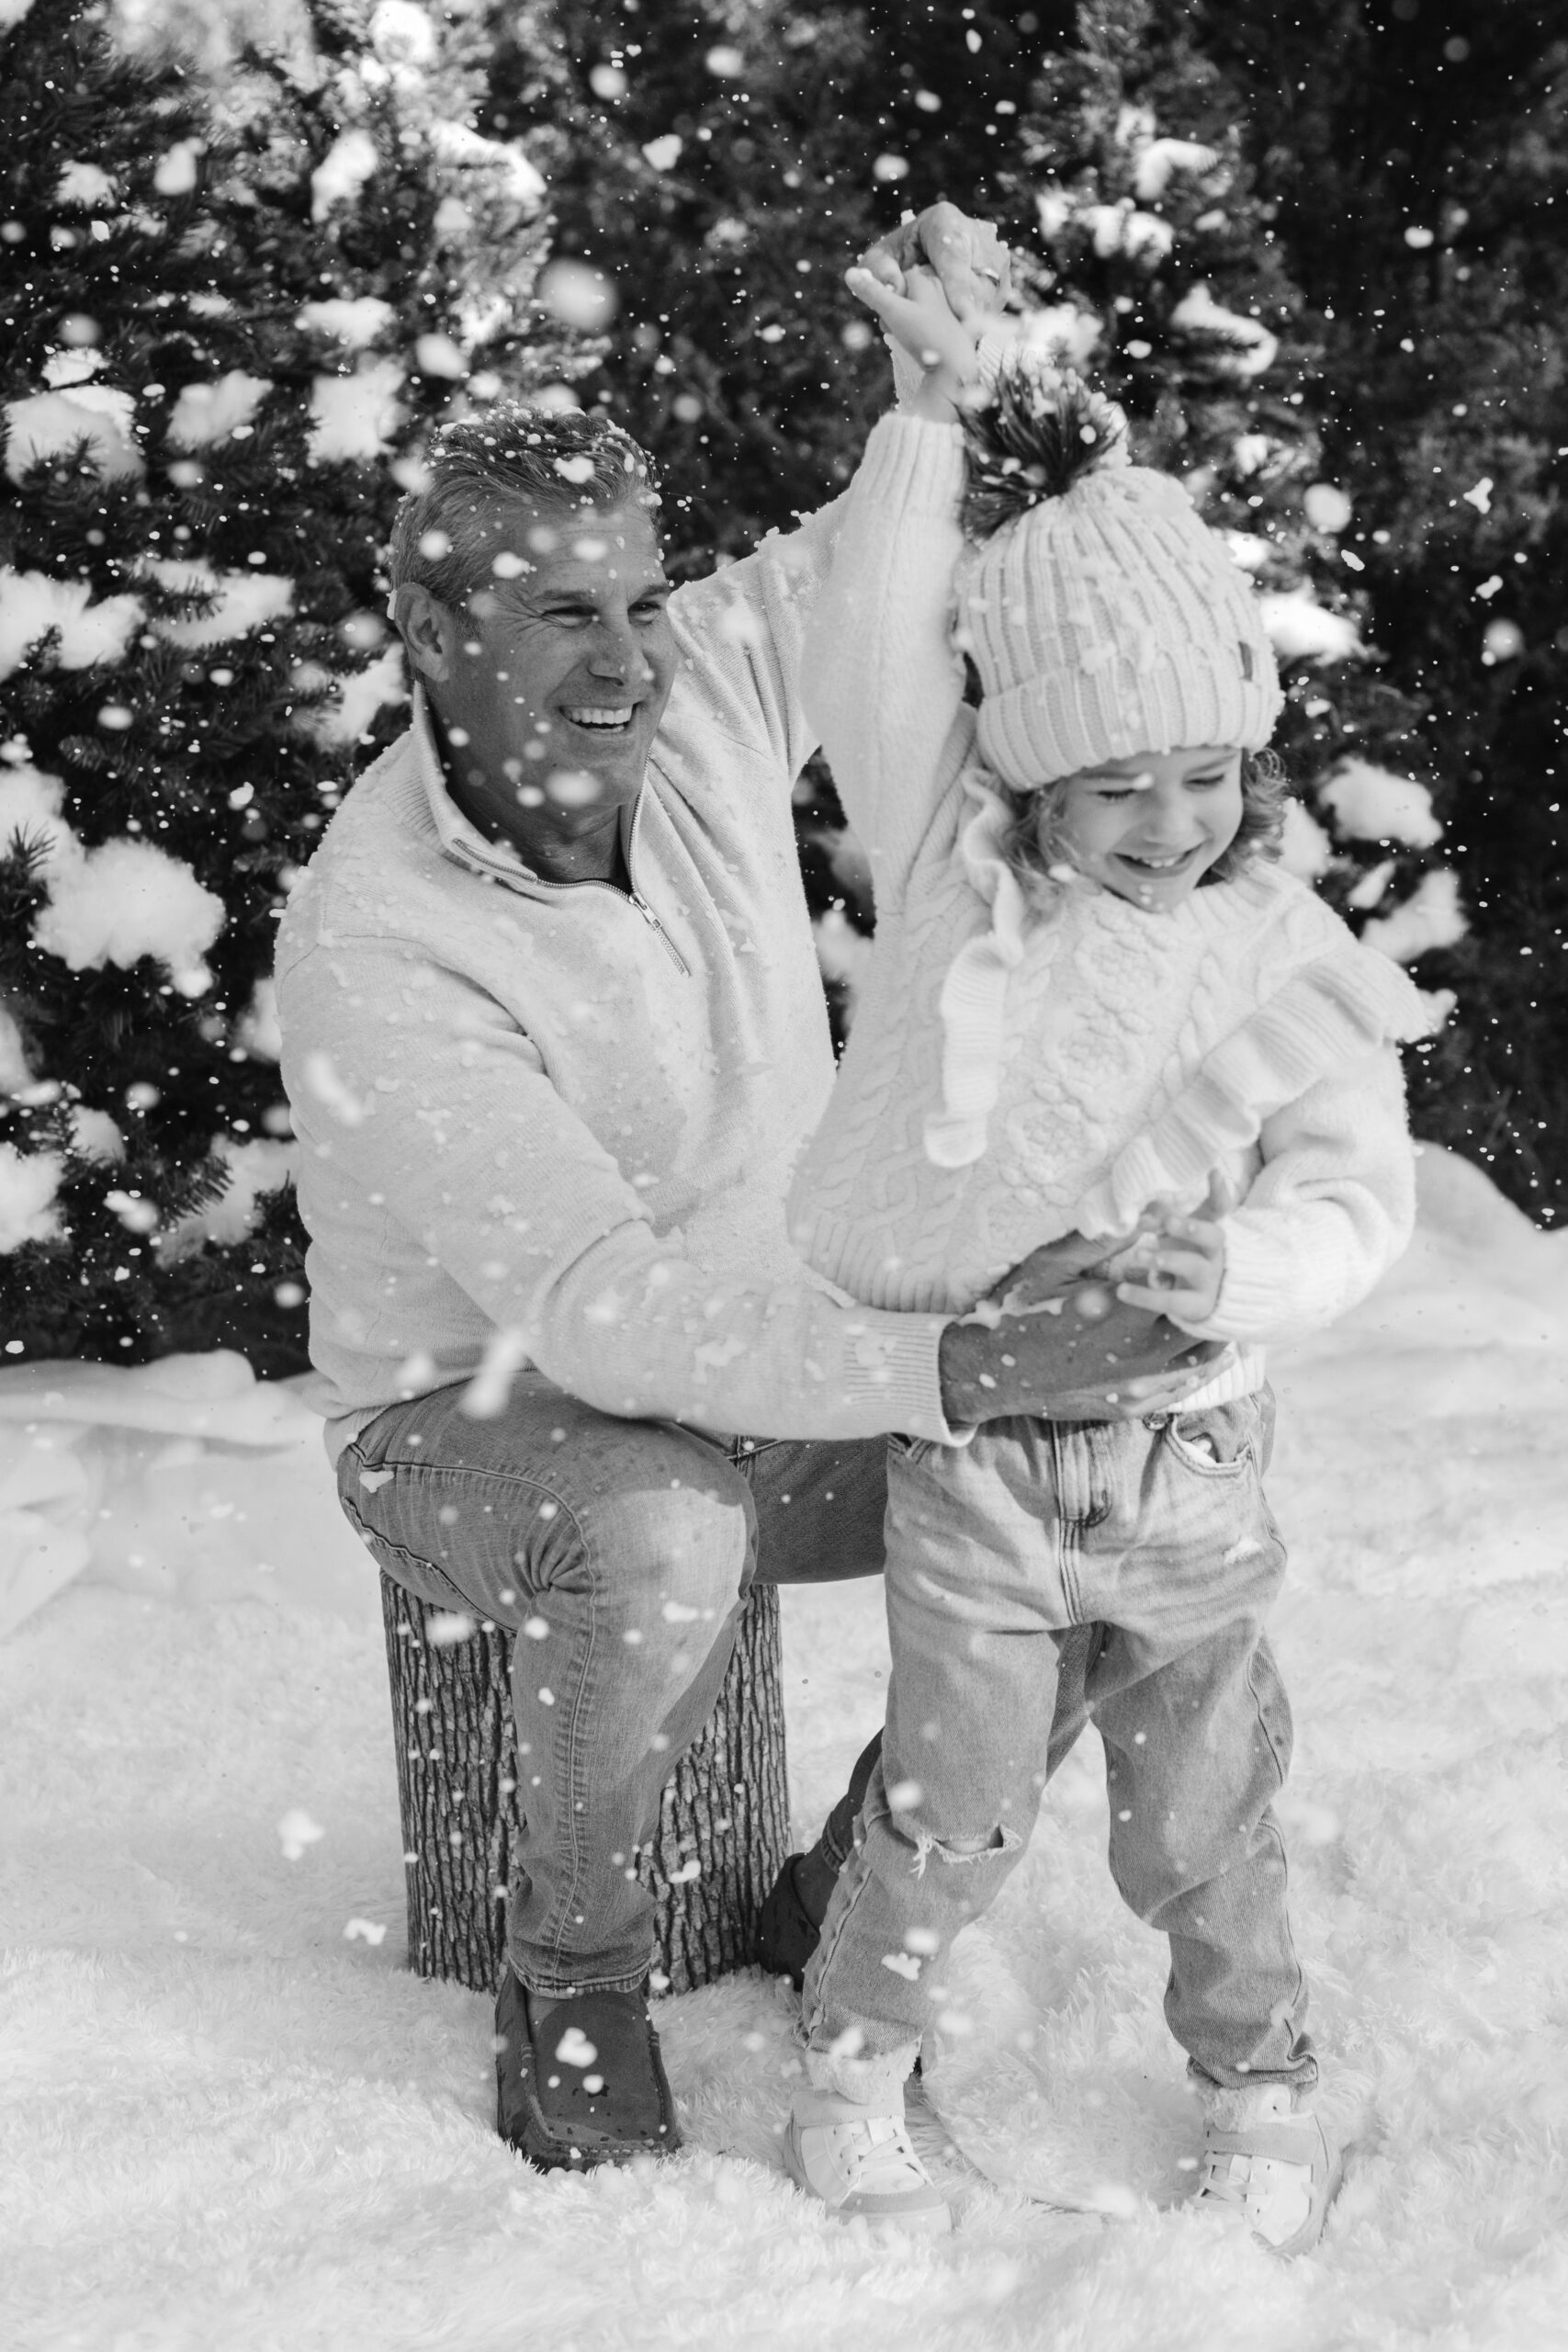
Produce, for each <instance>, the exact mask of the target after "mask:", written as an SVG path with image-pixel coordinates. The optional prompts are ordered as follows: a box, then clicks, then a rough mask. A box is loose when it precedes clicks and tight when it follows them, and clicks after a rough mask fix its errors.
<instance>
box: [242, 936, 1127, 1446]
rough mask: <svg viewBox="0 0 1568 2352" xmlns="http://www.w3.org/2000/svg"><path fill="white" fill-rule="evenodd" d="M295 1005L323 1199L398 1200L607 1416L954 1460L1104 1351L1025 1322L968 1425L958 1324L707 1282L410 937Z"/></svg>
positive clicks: (525, 1354) (481, 997) (290, 1056)
mask: <svg viewBox="0 0 1568 2352" xmlns="http://www.w3.org/2000/svg"><path fill="white" fill-rule="evenodd" d="M421 966H423V969H422V970H421V971H420V974H419V977H420V978H421V981H422V983H423V985H421V986H419V987H418V988H417V989H413V988H412V987H411V979H412V975H413V973H414V970H415V968H416V967H421ZM279 994H280V1006H281V1012H282V1019H283V1031H284V1061H283V1073H284V1080H285V1083H286V1085H287V1086H288V1093H289V1099H290V1101H291V1103H292V1104H293V1105H294V1112H295V1124H296V1127H297V1130H298V1132H299V1140H300V1147H301V1150H302V1152H303V1153H304V1154H305V1155H306V1156H307V1159H308V1162H309V1165H308V1168H307V1169H306V1170H303V1171H302V1176H301V1190H302V1197H304V1198H305V1199H306V1201H307V1204H308V1203H309V1198H310V1194H311V1193H312V1192H315V1193H318V1194H319V1193H321V1191H322V1189H323V1188H325V1187H327V1186H329V1185H336V1186H337V1187H339V1188H340V1197H341V1198H342V1200H343V1201H344V1203H345V1204H350V1206H351V1205H352V1203H353V1201H354V1200H355V1198H356V1197H357V1198H360V1199H364V1200H367V1201H368V1199H369V1198H370V1197H371V1196H372V1195H375V1196H377V1204H378V1210H379V1212H380V1214H381V1215H382V1216H388V1217H390V1218H391V1219H392V1220H393V1221H394V1223H395V1224H397V1225H398V1226H400V1227H401V1228H402V1230H403V1232H404V1233H405V1234H406V1235H407V1236H408V1238H409V1242H410V1254H411V1256H412V1255H415V1254H417V1256H419V1257H423V1258H425V1259H427V1260H428V1261H434V1263H435V1264H436V1265H438V1266H439V1267H440V1268H441V1269H442V1270H443V1272H445V1273H446V1275H447V1276H448V1277H449V1278H450V1280H451V1281H453V1282H454V1283H457V1285H458V1286H459V1287H460V1288H461V1289H462V1290H463V1291H464V1292H465V1293H466V1294H467V1295H468V1298H469V1299H471V1300H472V1302H473V1303H474V1305H475V1306H477V1307H478V1309H479V1312H480V1314H481V1315H482V1316H483V1317H485V1318H486V1320H487V1321H488V1322H489V1323H490V1324H491V1326H492V1328H493V1331H494V1334H495V1342H496V1348H497V1352H498V1360H499V1361H505V1360H506V1359H507V1358H508V1357H510V1360H511V1361H512V1362H513V1363H515V1362H518V1361H520V1360H523V1359H526V1360H527V1361H530V1362H532V1363H536V1365H537V1366H538V1367H539V1369H540V1370H541V1371H542V1372H544V1373H545V1374H547V1377H548V1378H550V1379H551V1380H553V1381H554V1382H555V1383H556V1384H557V1385H558V1386H559V1387H561V1388H564V1389H566V1390H567V1391H568V1392H569V1393H570V1394H571V1395H573V1396H576V1397H581V1398H582V1399H583V1401H584V1402H585V1403H587V1404H590V1405H593V1406H596V1407H598V1408H599V1409H600V1410H602V1411H604V1412H608V1413H615V1414H619V1415H624V1416H626V1417H629V1418H635V1419H671V1420H680V1421H687V1422H691V1423H693V1424H694V1425H695V1426H697V1427H699V1428H707V1429H716V1430H751V1431H755V1432H757V1433H758V1434H761V1435H767V1436H773V1437H844V1438H848V1437H863V1436H874V1435H876V1434H878V1433H880V1432H881V1431H883V1430H890V1429H898V1430H908V1431H910V1432H911V1433H912V1434H914V1435H917V1436H924V1437H930V1438H934V1439H937V1440H938V1441H946V1440H949V1439H951V1437H952V1435H953V1429H954V1426H955V1424H956V1422H957V1421H958V1420H960V1419H967V1418H971V1417H975V1418H981V1419H990V1418H991V1417H992V1416H993V1415H995V1414H997V1413H1000V1412H1009V1411H1029V1410H1034V1411H1039V1410H1040V1409H1042V1400H1043V1398H1044V1397H1046V1396H1047V1395H1048V1393H1049V1390H1050V1388H1051V1385H1052V1377H1053V1366H1055V1365H1060V1366H1061V1367H1062V1368H1063V1370H1064V1371H1066V1368H1067V1367H1069V1366H1070V1367H1072V1369H1073V1376H1074V1378H1075V1379H1076V1377H1077V1367H1078V1365H1079V1364H1080V1363H1082V1361H1083V1358H1084V1351H1083V1350H1081V1349H1077V1348H1073V1347H1066V1348H1064V1346H1063V1345H1062V1343H1061V1341H1060V1340H1059V1339H1058V1338H1057V1336H1056V1334H1055V1330H1054V1329H1053V1330H1051V1331H1050V1332H1046V1331H1045V1330H1043V1329H1037V1328H1036V1329H1031V1328H1030V1327H1029V1325H1028V1324H1027V1322H1026V1321H1024V1320H1023V1319H1020V1327H1019V1330H1018V1333H1017V1335H1016V1344H1014V1343H1011V1339H1010V1331H1009V1329H1006V1328H1002V1329H999V1330H998V1333H987V1332H981V1333H979V1334H978V1335H977V1336H976V1338H974V1339H972V1340H966V1341H962V1342H960V1343H959V1354H958V1357H957V1358H956V1359H954V1361H953V1370H952V1374H951V1377H952V1380H953V1395H954V1399H955V1401H956V1400H957V1399H958V1398H960V1397H961V1398H962V1410H961V1411H960V1412H959V1413H957V1414H955V1415H953V1416H951V1417H950V1415H949V1414H948V1412H947V1410H946V1409H945V1408H944V1403H943V1382H942V1363H941V1361H940V1351H941V1348H942V1341H943V1336H944V1331H945V1329H946V1324H945V1319H944V1318H943V1317H941V1316H936V1315H895V1314H887V1313H883V1312H879V1311H877V1310H875V1309H873V1308H866V1307H861V1306H854V1305H852V1304H851V1303H848V1302H844V1301H842V1300H841V1299H840V1297H838V1296H837V1295H832V1294H830V1293H828V1292H826V1291H824V1290H821V1289H819V1288H818V1287H817V1286H816V1285H815V1284H813V1283H810V1282H809V1281H808V1280H807V1278H806V1276H805V1274H804V1272H803V1274H802V1276H801V1279H800V1280H799V1281H798V1282H788V1281H785V1282H784V1283H759V1282H747V1281H745V1280H742V1279H737V1278H732V1277H720V1276H716V1275H713V1274H710V1273H708V1272H705V1270H704V1269H702V1268H701V1267H699V1266H697V1265H696V1264H694V1263H693V1262H692V1261H690V1260H689V1259H687V1258H686V1257H684V1256H683V1255H682V1250H681V1247H680V1243H679V1240H678V1238H674V1237H664V1238H661V1237H660V1236H659V1235H657V1234H656V1233H655V1232H654V1231H653V1228H652V1226H651V1224H650V1223H649V1217H648V1214H647V1211H646V1210H645V1208H644V1207H643V1204H642V1201H641V1198H640V1196H639V1194H638V1193H637V1191H636V1189H635V1188H634V1187H633V1186H632V1185H631V1184H630V1183H629V1182H627V1181H626V1178H625V1177H624V1176H623V1174H622V1172H621V1170H620V1168H619V1167H618V1166H617V1164H616V1162H615V1159H613V1158H612V1156H611V1155H610V1154H609V1152H607V1151H606V1150H605V1149H604V1147H603V1146H602V1145H601V1144H600V1143H599V1141H598V1139H597V1138H596V1137H595V1136H593V1134H592V1132H591V1130H590V1129H589V1128H588V1127H587V1126H586V1125H584V1124H583V1122H582V1121H581V1119H580V1118H578V1117H577V1115H576V1114H574V1113H573V1112H572V1111H571V1110H570V1108H569V1106H568V1105H567V1104H566V1103H564V1102H563V1101H562V1099H561V1097H560V1095H559V1094H558V1092H557V1091H556V1089H555V1087H554V1086H553V1085H552V1084H551V1082H550V1080H549V1079H548V1077H547V1075H546V1073H545V1071H544V1069H543V1068H542V1066H541V1063H540V1059H539V1057H538V1055H537V1053H536V1051H535V1049H534V1048H533V1046H531V1045H530V1043H529V1041H528V1039H527V1038H526V1037H525V1035H523V1034H522V1032H521V1031H520V1030H519V1029H518V1028H517V1027H516V1025H515V1023H513V1021H512V1020H511V1019H510V1018H509V1017H508V1016H507V1015H506V1014H505V1013H504V1012H502V1009H501V1007H500V1006H498V1005H497V1004H495V1002H494V1001H493V1000H491V999H490V998H489V997H487V996H486V995H485V994H484V993H483V992H482V991H481V990H479V989H476V988H475V987H474V986H473V985H472V984H471V982H469V981H468V980H467V979H465V978H463V976H462V975H461V974H458V973H456V972H453V971H451V970H449V969H438V968H434V967H431V966H430V964H429V963H428V960H427V959H425V958H424V957H423V956H422V955H421V953H420V951H418V950H417V949H412V948H411V947H410V945H409V944H408V943H406V942H404V941H402V940H400V939H397V938H381V937H378V938H374V939H370V938H348V937H344V936H343V935H341V934H340V935H338V936H337V937H336V938H334V940H333V944H332V945H331V946H330V947H327V946H318V947H316V948H315V949H313V950H311V951H310V952H309V953H308V954H307V955H306V956H303V957H301V958H300V959H299V961H297V962H295V963H293V964H291V965H289V966H288V968H287V970H286V971H285V972H284V973H283V974H282V975H281V976H280V984H279ZM411 1004H412V1009H410V1008H411ZM410 1019H417V1020H418V1021H419V1023H421V1024H422V1025H423V1026H425V1027H426V1028H427V1029H428V1031H429V1033H430V1034H431V1035H434V1036H439V1037H440V1038H441V1039H442V1040H443V1041H444V1046H445V1048H446V1050H445V1051H444V1052H443V1054H442V1056H441V1057H439V1059H438V1060H436V1061H435V1062H434V1063H433V1061H432V1059H431V1057H429V1056H427V1055H424V1054H421V1055H417V1056H415V1055H411V1053H410V1051H409V1039H408V1036H407V1034H406V1022H407V1021H408V1020H410ZM412 1073H417V1075H414V1074H412ZM366 1279H367V1280H368V1279H371V1277H370V1276H369V1275H368V1274H367V1276H366ZM365 1309H366V1314H367V1319H368V1320H369V1321H370V1322H372V1323H373V1322H374V1321H375V1319H376V1318H377V1317H378V1316H381V1315H383V1314H384V1313H386V1312H387V1311H388V1302H387V1300H386V1299H384V1298H383V1297H382V1296H381V1295H380V1294H379V1293H378V1295H376V1296H374V1297H367V1300H366V1301H365ZM1145 1319H1146V1318H1145ZM1049 1321H1050V1318H1049V1317H1039V1318H1036V1325H1037V1326H1039V1325H1043V1324H1046V1323H1048V1322H1049ZM1008 1358H1010V1359H1011V1361H1010V1362H1009V1361H1006V1359H1008ZM987 1377H988V1378H990V1379H993V1380H994V1381H995V1383H996V1385H995V1387H994V1388H991V1389H988V1388H987V1387H986V1385H985V1380H986V1379H987ZM1055 1385H1057V1386H1062V1385H1070V1383H1069V1382H1068V1381H1066V1379H1063V1378H1058V1379H1057V1380H1056V1382H1055Z"/></svg>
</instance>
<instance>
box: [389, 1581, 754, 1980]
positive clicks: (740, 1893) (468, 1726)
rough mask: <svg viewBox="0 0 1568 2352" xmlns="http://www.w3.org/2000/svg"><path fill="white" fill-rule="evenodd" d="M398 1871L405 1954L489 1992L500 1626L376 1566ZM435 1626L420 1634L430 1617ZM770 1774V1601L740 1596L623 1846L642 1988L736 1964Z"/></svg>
mask: <svg viewBox="0 0 1568 2352" xmlns="http://www.w3.org/2000/svg"><path fill="white" fill-rule="evenodd" d="M381 1607H382V1614H383V1618H384V1621H385V1624H386V1632H387V1659H388V1665H389V1670H390V1676H391V1686H392V1724H393V1732H394V1736H395V1738H396V1743H397V1759H398V1796H399V1803H400V1809H401V1813H402V1826H403V1867H404V1871H405V1874H406V1878H407V1884H408V1917H409V1964H410V1966H411V1967H412V1968H413V1969H415V1970H416V1971H417V1972H418V1973H419V1974H420V1975H421V1976H437V1977H446V1978H449V1979H452V1980H455V1981H456V1982H457V1984H459V1985H468V1986H469V1987H470V1988H471V1989H472V1990H473V1991H474V1992H479V1993H490V1992H493V1991H494V1989H495V1987H496V1985H497V1984H498V1982H499V1980H500V1975H501V1970H502V1962H503V1961H504V1958H505V1951H506V1904H507V1894H508V1887H509V1884H510V1877H511V1870H512V1857H513V1850H514V1848H515V1845H516V1842H517V1838H518V1834H519V1831H520V1829H521V1826H522V1810H521V1805H520V1801H519V1792H518V1786H517V1764H516V1733H515V1730H514V1727H513V1716H512V1700H511V1685H510V1680H509V1676H510V1673H511V1666H512V1636H511V1635H510V1634H507V1633H505V1632H503V1631H502V1628H501V1627H500V1626H497V1625H492V1624H491V1623H488V1622H486V1623H480V1624H479V1625H478V1626H476V1627H475V1629H474V1630H473V1631H472V1632H471V1633H469V1634H466V1635H465V1636H464V1637H462V1638H459V1639H457V1640H451V1639H447V1638H445V1636H446V1635H448V1634H451V1632H452V1631H453V1629H454V1625H455V1623H458V1622H460V1621H455V1620H454V1619H453V1618H452V1617H451V1615H450V1614H449V1613H448V1612H446V1611H441V1610H436V1609H432V1608H429V1607H427V1606H426V1604H425V1603H424V1602H423V1601H422V1600H416V1599H415V1598H414V1596H413V1595H412V1593H409V1592H405V1591H404V1590H403V1589H402V1587H401V1586H400V1585H397V1584H394V1583H393V1582H392V1580H391V1578H390V1577H382V1579H381ZM433 1621H434V1627H435V1632H436V1634H437V1636H438V1637H440V1638H435V1639H433V1638H432V1633H431V1628H432V1622H433ZM788 1834H789V1803H788V1794H787V1791H786V1788H785V1781H784V1683H783V1677H782V1672H781V1664H780V1647H779V1600H778V1593H777V1591H776V1589H774V1588H773V1586H772V1585H758V1586H756V1587H755V1588H754V1589H753V1590H752V1592H751V1595H750V1599H749V1600H748V1601H747V1604H746V1607H745V1610H744V1611H743V1612H742V1615H741V1619H740V1627H739V1633H738V1634H737V1637H736V1643H735V1651H734V1655H733V1656H732V1657H731V1659H730V1661H729V1670H728V1674H727V1675H726V1677H725V1680H724V1685H723V1688H722V1690H721V1691H720V1692H719V1696H718V1703H717V1705H716V1707H715V1709H714V1712H713V1714H712V1716H711V1717H710V1718H709V1721H708V1724H707V1727H706V1729H705V1731H704V1732H703V1734H702V1736H701V1737H700V1738H699V1739H698V1740H697V1741H696V1743H695V1745H694V1747H692V1748H691V1750H690V1751H689V1753H688V1754H687V1755H686V1756H684V1757H683V1758H682V1760H681V1762H680V1763H679V1765H678V1766H677V1767H676V1769H675V1771H674V1773H673V1775H672V1777H671V1779H670V1780H669V1781H667V1782H666V1783H665V1788H664V1795H663V1801H662V1804H661V1806H660V1817H659V1826H658V1829H657V1831H656V1832H655V1834H654V1836H653V1838H652V1839H651V1840H650V1841H649V1844H648V1845H647V1846H645V1848H644V1849H643V1850H642V1852H641V1853H640V1854H639V1856H638V1858H637V1861H638V1869H639V1872H640V1874H641V1876H642V1879H643V1883H644V1884H645V1885H647V1886H648V1887H649V1891H650V1892H651V1894H652V1895H653V1898H654V1904H655V1906H656V1914H657V1931H656V1938H655V1949H654V1962H653V1970H654V1973H653V1989H654V1991H655V1992H665V1991H669V1992H673V1993H685V1992H690V1991H691V1990H692V1989H693V1988H694V1986H696V1985H708V1984H711V1983H712V1982H713V1980H714V1978H715V1977H717V1976H723V1975H725V1974H727V1973H728V1972H729V1971H730V1970H732V1969H737V1968H744V1967H746V1966H747V1965H748V1963H749V1962H750V1958H751V1945H752V1939H753V1936H754V1934H755V1931H756V1925H757V1915H758V1913H759V1911H760V1909H761V1904H762V1901H763V1898H764V1896H765V1895H766V1894H767V1892H768V1890H769V1888H770V1887H771V1886H772V1884H773V1880H774V1878H775V1877H776V1876H777V1874H778V1871H779V1870H780V1868H781V1866H782V1865H783V1862H784V1853H785V1849H786V1846H787V1843H788Z"/></svg>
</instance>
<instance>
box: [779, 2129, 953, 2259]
mask: <svg viewBox="0 0 1568 2352" xmlns="http://www.w3.org/2000/svg"><path fill="white" fill-rule="evenodd" d="M784 2170H785V2172H787V2173H788V2175H789V2177H790V2178H791V2180H793V2181H794V2183H795V2187H796V2188H798V2189H799V2190H800V2191H801V2193H802V2195H803V2196H806V2197H809V2198H810V2199H811V2202H812V2203H813V2204H814V2205H820V2206H821V2208H822V2210H823V2211H824V2212H825V2213H831V2215H832V2216H833V2219H834V2220H835V2221H836V2222H869V2223H870V2225H871V2227H872V2228H873V2229H874V2230H897V2232H898V2233H900V2234H901V2235H902V2236H904V2237H930V2238H945V2237H948V2236H950V2235H951V2234H952V2231H953V2213H952V2211H951V2209H950V2207H949V2206H948V2204H947V2201H946V2199H943V2200H942V2203H941V2204H940V2205H921V2206H911V2207H910V2208H909V2210H908V2211H907V2212H903V2213H899V2212H887V2211H884V2212H875V2211H872V2212H868V2211H866V2209H865V2208H864V2206H863V2205H857V2204H856V2203H855V2201H854V2199H852V2198H846V2199H845V2200H844V2202H843V2204H841V2205H830V2204H829V2202H828V2199H826V2198H825V2197H824V2196H823V2195H822V2193H821V2191H820V2190H819V2189H818V2188H813V2186H812V2184H811V2182H810V2181H809V2180H808V2179H807V2174H806V2167H805V2165H803V2164H802V2163H801V2160H800V2157H799V2154H798V2153H797V2151H796V2149H795V2134H794V2132H793V2131H785V2133H784Z"/></svg>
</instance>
